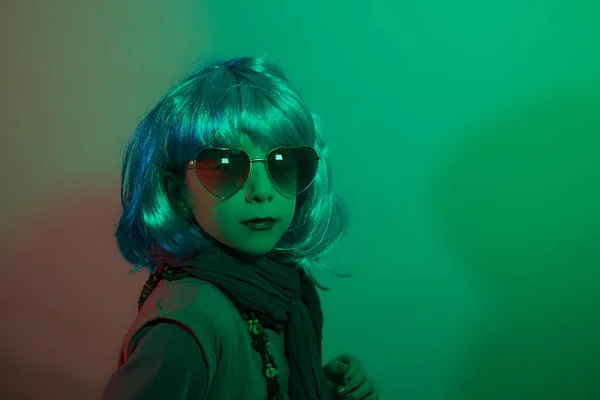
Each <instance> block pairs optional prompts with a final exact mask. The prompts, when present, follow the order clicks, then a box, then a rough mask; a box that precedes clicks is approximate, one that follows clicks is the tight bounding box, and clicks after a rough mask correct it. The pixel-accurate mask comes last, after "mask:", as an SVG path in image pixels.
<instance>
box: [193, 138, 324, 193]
mask: <svg viewBox="0 0 600 400" xmlns="http://www.w3.org/2000/svg"><path fill="white" fill-rule="evenodd" d="M304 148H308V149H310V150H312V151H313V153H315V157H316V158H317V160H316V161H317V169H316V171H315V174H314V176H313V177H312V179H311V180H310V182H309V184H308V185H306V188H304V189H302V191H300V192H298V193H296V194H290V193H287V192H285V191H283V190H282V189H281V188H280V187H279V185H278V184H277V182H275V179H273V176H272V175H271V171H269V167H267V168H266V169H267V174H268V175H269V179H270V180H271V183H272V184H273V187H274V188H275V189H277V191H278V192H280V193H282V194H286V195H288V196H298V195H299V194H301V193H303V192H305V191H306V190H307V189H308V188H309V187H311V186H312V184H313V182H314V181H315V178H316V177H317V171H318V170H319V162H320V161H321V157H320V156H319V153H317V150H315V149H314V148H313V147H310V146H296V147H276V148H274V149H273V150H271V151H269V153H268V154H267V156H266V157H265V158H250V156H249V155H248V153H247V152H245V151H244V150H239V151H241V152H242V153H244V154H246V156H247V157H248V159H249V160H250V169H249V170H248V177H247V178H246V180H245V181H244V184H243V185H242V186H240V188H239V189H238V190H236V191H235V192H233V193H232V194H230V195H228V196H218V195H216V194H215V193H213V192H211V191H210V189H208V188H207V187H206V185H205V184H204V182H202V179H201V178H200V175H199V174H198V168H196V160H197V159H198V156H199V155H200V153H202V152H203V151H205V150H233V149H231V148H227V147H207V148H205V149H202V150H200V151H199V152H198V154H197V155H196V158H195V159H194V160H191V161H188V163H187V165H186V169H191V168H193V169H194V172H195V173H196V178H197V179H198V181H199V182H200V184H201V185H202V186H203V187H204V189H206V191H207V192H208V193H210V194H212V195H213V196H215V197H217V198H219V199H222V200H225V199H228V198H230V197H233V196H234V195H235V194H236V193H238V192H239V191H240V190H242V189H243V188H244V187H246V185H247V184H248V178H250V175H251V174H252V164H253V163H255V162H262V163H265V164H266V163H267V162H268V161H269V157H270V156H271V154H273V152H275V151H278V150H282V149H292V150H295V149H304ZM236 151H238V150H236Z"/></svg>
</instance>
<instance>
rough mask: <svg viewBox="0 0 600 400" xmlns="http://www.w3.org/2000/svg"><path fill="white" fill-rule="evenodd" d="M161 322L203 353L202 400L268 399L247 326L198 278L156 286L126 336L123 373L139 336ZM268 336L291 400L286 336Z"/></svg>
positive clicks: (215, 290)
mask: <svg viewBox="0 0 600 400" xmlns="http://www.w3.org/2000/svg"><path fill="white" fill-rule="evenodd" d="M159 320H170V321H175V322H177V323H179V324H180V325H182V326H183V327H185V328H187V330H188V331H189V332H191V333H192V334H193V335H194V337H195V338H196V341H197V342H198V343H199V345H200V346H201V347H202V351H203V352H204V354H205V357H206V363H207V364H208V385H207V388H206V392H205V393H203V394H202V395H201V397H200V399H202V400H240V399H244V400H265V399H266V398H267V383H266V378H265V377H264V375H263V373H262V362H261V359H260V355H259V353H257V352H256V351H255V350H254V349H253V347H252V340H251V336H250V332H248V329H247V323H246V322H245V321H244V320H243V318H242V316H241V315H240V313H239V312H238V310H237V308H236V307H235V306H234V305H233V303H232V302H231V300H230V299H229V298H228V297H227V296H225V295H224V294H223V293H222V292H221V291H220V290H219V289H218V288H217V287H215V286H214V285H212V284H210V283H208V282H205V281H202V280H200V279H197V278H184V279H181V280H176V281H166V280H162V281H160V282H159V283H158V285H157V286H156V288H155V289H154V290H153V292H152V293H151V294H150V296H149V297H148V298H147V299H146V301H145V303H144V305H143V306H142V308H141V309H140V310H139V312H138V315H137V317H136V319H135V320H134V322H133V325H132V326H131V328H130V329H129V331H128V332H127V334H126V335H125V338H124V340H123V344H122V345H121V349H120V352H119V362H118V366H119V367H121V366H122V365H123V364H125V363H126V362H127V360H128V359H129V357H130V356H131V354H132V352H133V350H134V349H135V346H136V344H137V342H138V341H139V340H140V339H141V337H139V336H140V335H138V333H139V332H140V331H142V330H143V329H144V328H145V327H147V326H148V325H149V324H152V323H156V322H157V321H159ZM265 331H266V335H267V337H268V339H269V342H270V343H271V353H272V355H273V357H274V358H275V363H276V364H277V368H278V370H279V381H280V384H281V389H282V392H283V393H284V398H285V399H286V400H288V399H289V397H288V395H287V393H288V380H289V366H288V363H287V359H286V356H285V337H284V333H281V334H276V333H275V332H273V331H272V330H269V329H266V330H265ZM199 362H203V361H202V360H199ZM200 399H199V400H200Z"/></svg>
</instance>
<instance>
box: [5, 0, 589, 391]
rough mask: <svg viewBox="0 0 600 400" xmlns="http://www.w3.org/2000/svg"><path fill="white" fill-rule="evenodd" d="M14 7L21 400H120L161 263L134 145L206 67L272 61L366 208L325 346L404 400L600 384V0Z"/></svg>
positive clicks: (14, 348) (10, 349)
mask: <svg viewBox="0 0 600 400" xmlns="http://www.w3.org/2000/svg"><path fill="white" fill-rule="evenodd" d="M0 4H1V5H0V48H1V53H0V54H1V55H0V57H1V63H0V68H1V73H0V85H1V90H0V101H1V104H0V131H1V142H0V148H1V151H2V156H1V157H0V162H1V166H0V174H2V175H1V178H2V182H3V184H4V186H3V187H4V190H2V196H1V199H0V202H1V203H0V204H1V205H2V207H1V209H0V229H1V233H2V241H1V243H2V244H1V247H0V251H1V254H2V258H3V260H2V263H1V264H0V268H1V272H2V281H1V283H0V302H1V303H2V304H3V306H2V310H3V311H2V318H1V321H0V398H2V399H7V400H17V399H63V400H71V399H77V400H82V399H97V398H99V393H100V390H101V387H102V385H103V383H104V381H105V380H106V378H107V377H108V376H109V375H110V373H111V370H112V368H113V367H114V366H115V363H116V355H117V348H118V346H119V344H120V340H121V337H122V335H123V333H124V331H125V330H126V329H127V327H128V324H129V323H130V321H131V318H132V317H133V316H134V314H135V311H136V299H137V295H138V291H139V289H140V287H141V284H142V281H143V280H144V279H145V276H143V275H139V276H134V277H132V276H129V275H128V274H127V271H128V265H126V264H125V263H124V262H123V261H122V260H121V259H120V256H119V253H118V251H117V249H116V246H115V241H114V239H113V232H114V229H115V224H116V222H117V219H118V217H119V213H120V205H119V199H118V191H119V173H120V159H121V154H122V152H123V148H124V144H125V140H126V138H127V137H128V135H129V134H130V132H131V131H132V129H133V128H134V127H135V125H136V123H137V122H138V121H139V120H140V119H141V118H142V116H143V115H144V114H145V113H146V112H147V111H148V110H149V109H150V108H151V107H152V105H153V104H154V103H155V102H156V101H157V99H158V98H159V97H160V96H161V94H163V93H164V92H165V91H166V90H167V89H168V87H169V86H170V85H171V84H172V83H173V82H174V81H175V80H176V79H178V78H180V77H181V76H182V75H183V74H185V73H186V72H187V71H188V70H189V69H190V68H191V67H192V66H194V65H195V64H196V63H197V62H199V61H202V60H203V59H206V58H212V57H219V58H221V57H223V58H225V57H234V56H242V55H267V56H269V57H271V58H272V59H273V60H275V61H276V62H278V63H279V64H281V66H282V67H283V68H284V69H285V70H286V71H287V73H288V75H289V77H290V78H291V80H292V81H293V82H294V83H295V85H296V86H297V87H298V88H300V90H301V92H302V93H303V94H304V95H305V98H306V100H307V102H308V104H309V106H310V107H311V108H312V109H313V110H314V111H316V112H317V113H319V114H321V116H322V118H323V122H324V126H325V131H326V136H327V137H328V140H329V143H330V145H331V149H332V157H333V160H332V162H333V165H334V168H335V173H336V176H337V180H336V187H337V190H338V191H339V192H340V193H341V194H342V195H343V196H344V197H345V198H346V199H347V202H348V204H349V207H350V210H351V212H352V216H353V218H352V226H351V230H350V233H349V234H348V236H347V237H346V239H345V241H344V242H343V243H342V244H341V245H340V246H339V247H338V248H337V249H335V250H334V251H333V252H332V253H330V254H329V255H328V256H327V261H328V262H329V264H330V266H331V267H334V268H336V269H338V270H341V271H350V272H353V273H354V277H353V278H351V279H343V280H339V279H333V278H326V280H325V283H328V284H330V285H331V286H332V288H333V291H332V292H331V293H328V294H325V295H323V303H324V309H325V313H326V318H327V319H326V332H325V339H324V351H325V357H326V358H327V359H330V358H331V357H334V356H336V355H338V354H340V353H343V352H344V353H345V352H348V353H351V354H354V355H356V356H357V357H359V358H360V359H361V360H362V362H363V363H364V365H365V368H366V369H367V371H368V372H369V373H370V374H371V375H372V376H373V378H374V379H375V380H376V382H377V383H378V385H379V387H380V389H381V391H382V396H381V398H382V399H383V400H396V399H398V400H496V399H497V400H521V399H523V400H537V399H544V400H548V399H561V400H579V399H582V400H583V399H596V400H597V399H600V366H599V361H598V360H600V342H599V338H600V290H599V289H598V286H599V280H600V271H599V267H600V240H599V239H600V233H599V230H600V208H599V204H600V162H599V156H598V153H599V150H600V74H599V72H598V71H599V70H600V39H599V38H600V25H599V24H598V20H599V18H600V3H598V2H597V1H595V0H587V1H586V0H503V1H490V2H482V1H475V0H456V1H452V2H449V1H442V0H421V1H408V2H407V1H404V2H401V1H391V0H373V1H371V2H365V1H360V2H359V1H340V0H333V1H316V0H306V1H289V2H281V1H275V0H263V1H252V2H249V1H241V0H231V1H228V2H223V1H221V2H219V1H208V0H205V1H193V0H182V1H178V0H173V1H170V2H167V1H153V0H152V1H151V0H144V1H142V0H130V1H117V0H103V1H99V0H98V1H90V0H79V1H76V0H54V1H42V0H1V2H0Z"/></svg>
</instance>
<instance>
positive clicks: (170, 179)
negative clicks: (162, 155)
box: [163, 171, 185, 205]
mask: <svg viewBox="0 0 600 400" xmlns="http://www.w3.org/2000/svg"><path fill="white" fill-rule="evenodd" d="M163 183H164V185H165V192H166V194H167V197H168V198H169V200H171V203H172V204H174V205H175V204H177V203H179V202H180V201H181V200H182V197H183V196H182V195H183V189H184V186H185V185H184V176H183V174H182V173H177V172H175V171H165V173H164V176H163Z"/></svg>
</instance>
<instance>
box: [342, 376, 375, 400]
mask: <svg viewBox="0 0 600 400" xmlns="http://www.w3.org/2000/svg"><path fill="white" fill-rule="evenodd" d="M374 391H375V386H374V385H373V382H372V381H371V380H370V379H366V380H365V381H364V382H363V383H362V384H361V385H359V386H358V387H357V388H355V389H354V390H350V391H348V392H346V393H344V396H346V397H347V398H348V397H350V396H352V398H353V399H355V400H363V399H368V398H369V397H370V396H371V394H372V393H373V392H374Z"/></svg>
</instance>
